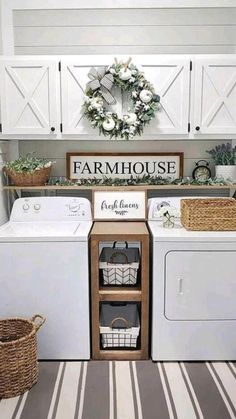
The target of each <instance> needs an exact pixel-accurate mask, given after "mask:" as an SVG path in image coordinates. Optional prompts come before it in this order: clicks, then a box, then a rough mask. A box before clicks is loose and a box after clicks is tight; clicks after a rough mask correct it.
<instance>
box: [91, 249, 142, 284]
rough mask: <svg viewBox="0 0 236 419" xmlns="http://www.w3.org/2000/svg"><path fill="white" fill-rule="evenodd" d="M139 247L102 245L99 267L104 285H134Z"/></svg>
mask: <svg viewBox="0 0 236 419" xmlns="http://www.w3.org/2000/svg"><path fill="white" fill-rule="evenodd" d="M139 259H140V256H139V249H138V248H137V247H128V243H127V242H125V247H122V248H121V247H116V242H114V244H113V247H103V249H102V252H101V255H100V258H99V268H100V269H102V273H103V284H104V285H108V284H110V285H135V284H136V283H137V273H138V268H139Z"/></svg>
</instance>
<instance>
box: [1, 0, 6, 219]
mask: <svg viewBox="0 0 236 419" xmlns="http://www.w3.org/2000/svg"><path fill="white" fill-rule="evenodd" d="M0 6H1V3H0ZM0 22H1V7H0ZM1 54H2V32H1V31H0V55H1ZM7 150H8V146H7V142H6V141H0V225H1V224H3V223H4V222H5V221H7V199H6V192H5V191H3V189H2V186H3V174H2V166H3V162H4V161H6V159H7Z"/></svg>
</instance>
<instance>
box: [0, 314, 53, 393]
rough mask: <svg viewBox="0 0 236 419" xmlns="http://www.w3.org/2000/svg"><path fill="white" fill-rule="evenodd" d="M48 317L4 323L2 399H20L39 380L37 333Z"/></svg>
mask: <svg viewBox="0 0 236 419" xmlns="http://www.w3.org/2000/svg"><path fill="white" fill-rule="evenodd" d="M44 322H45V318H43V317H42V316H40V315H39V314H36V315H35V316H34V317H32V319H30V320H26V319H19V318H12V319H4V320H0V399H1V398H3V399H7V398H9V397H15V396H18V395H20V394H22V393H24V392H25V391H27V390H29V389H30V388H31V387H32V386H33V385H34V384H35V383H36V382H37V379H38V360H37V340H36V333H37V331H38V330H39V328H40V327H41V326H42V324H43V323H44Z"/></svg>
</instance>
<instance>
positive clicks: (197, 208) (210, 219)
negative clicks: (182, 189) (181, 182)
mask: <svg viewBox="0 0 236 419" xmlns="http://www.w3.org/2000/svg"><path fill="white" fill-rule="evenodd" d="M181 222H182V225H183V226H184V227H185V228H186V230H193V231H194V230H196V231H234V230H236V200H235V199H233V198H211V199H181Z"/></svg>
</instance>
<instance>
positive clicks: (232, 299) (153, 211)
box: [148, 198, 236, 361]
mask: <svg viewBox="0 0 236 419" xmlns="http://www.w3.org/2000/svg"><path fill="white" fill-rule="evenodd" d="M180 199H181V198H152V199H151V200H149V221H148V225H149V228H150V232H151V236H152V246H153V250H152V253H153V267H152V275H153V285H152V348H151V354H152V359H153V360H155V361H160V360H175V361H180V360H235V359H236V231H235V232H219V231H213V232H207V231H204V232H201V231H187V230H185V229H184V228H183V227H182V226H181V223H180V220H178V222H177V223H176V224H175V227H174V228H172V229H167V228H163V226H162V221H161V219H160V217H159V209H160V207H161V205H162V201H165V202H167V203H168V204H169V205H171V206H176V207H177V208H179V207H180Z"/></svg>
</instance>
